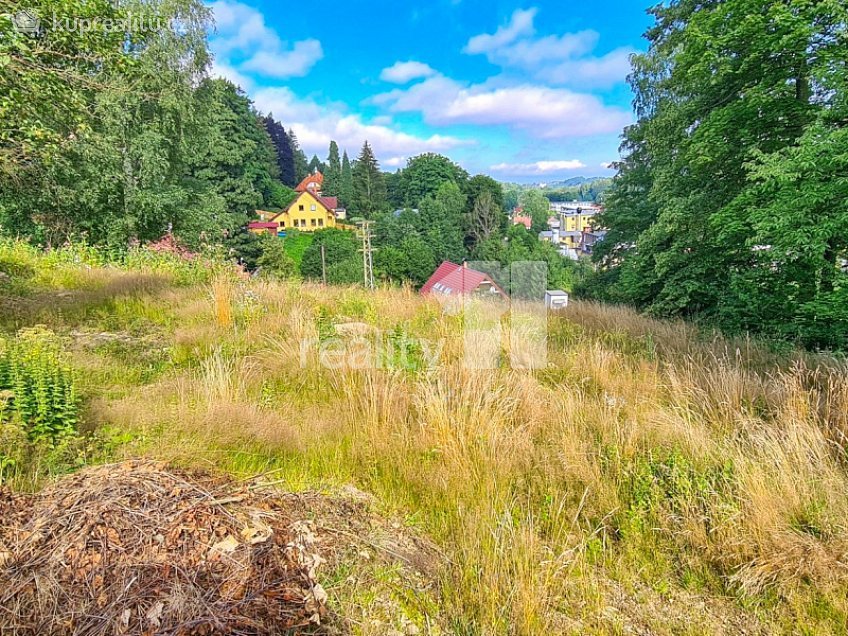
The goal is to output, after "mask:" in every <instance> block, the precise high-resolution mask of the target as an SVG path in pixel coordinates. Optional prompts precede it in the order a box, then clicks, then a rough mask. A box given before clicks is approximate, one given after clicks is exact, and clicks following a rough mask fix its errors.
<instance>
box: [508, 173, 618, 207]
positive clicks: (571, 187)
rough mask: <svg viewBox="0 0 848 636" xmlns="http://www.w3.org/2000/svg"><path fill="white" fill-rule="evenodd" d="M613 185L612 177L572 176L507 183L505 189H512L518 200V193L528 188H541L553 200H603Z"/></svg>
mask: <svg viewBox="0 0 848 636" xmlns="http://www.w3.org/2000/svg"><path fill="white" fill-rule="evenodd" d="M611 185H612V178H610V177H571V178H570V179H564V180H560V181H551V182H549V183H532V184H526V183H505V184H504V190H505V191H506V192H507V193H509V192H510V191H512V192H513V193H514V196H513V197H512V199H513V200H515V201H517V200H518V193H521V192H523V191H527V190H541V192H542V194H544V195H545V196H546V197H547V198H548V199H550V200H551V201H591V202H602V201H603V196H604V193H605V192H606V191H607V190H609V188H610V186H611Z"/></svg>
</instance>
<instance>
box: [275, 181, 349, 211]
mask: <svg viewBox="0 0 848 636" xmlns="http://www.w3.org/2000/svg"><path fill="white" fill-rule="evenodd" d="M319 174H320V173H319ZM305 195H309V196H310V197H312V198H313V199H314V200H315V201H317V202H318V204H319V205H321V206H322V207H323V208H324V209H325V210H326V211H327V212H328V213H329V214H333V216H335V213H334V209H335V208H332V207H330V205H329V203H330V201H328V199H331V198H334V197H319V196H318V195H317V194H316V193H315V192H312V191H311V190H305V191H303V192H301V193H299V194H298V195H297V196H296V197H295V199H294V201H292V202H291V203H289V204H288V205H287V206H286V207H285V208H283V209H282V210H281V211H280V212H278V213H277V214H275V215H274V216H273V217H271V219H269V220H271V221H276V220H277V219H278V218H280V217H281V216H282V215H283V214H285V213H286V212H289V211H290V210H291V209H292V208H293V207H294V206H295V205H296V204H297V202H298V201H300V200H301V199H302V198H303V197H304V196H305Z"/></svg>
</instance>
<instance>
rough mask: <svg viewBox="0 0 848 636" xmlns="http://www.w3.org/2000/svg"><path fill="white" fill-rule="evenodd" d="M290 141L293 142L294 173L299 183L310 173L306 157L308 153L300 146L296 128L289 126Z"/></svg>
mask: <svg viewBox="0 0 848 636" xmlns="http://www.w3.org/2000/svg"><path fill="white" fill-rule="evenodd" d="M289 142H290V144H291V150H292V155H293V156H294V174H295V180H296V181H297V183H300V182H301V181H303V179H304V178H305V177H306V175H308V174H309V160H308V159H307V158H306V153H304V152H303V150H302V149H301V147H300V143H299V142H298V141H297V135H295V134H294V130H293V129H291V128H289Z"/></svg>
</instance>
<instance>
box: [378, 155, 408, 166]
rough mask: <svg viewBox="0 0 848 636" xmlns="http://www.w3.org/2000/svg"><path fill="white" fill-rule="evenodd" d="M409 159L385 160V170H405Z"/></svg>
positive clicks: (392, 158) (395, 158)
mask: <svg viewBox="0 0 848 636" xmlns="http://www.w3.org/2000/svg"><path fill="white" fill-rule="evenodd" d="M406 160H407V157H389V158H388V159H385V160H383V167H384V168H403V167H404V166H405V165H406Z"/></svg>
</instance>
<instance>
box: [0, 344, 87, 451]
mask: <svg viewBox="0 0 848 636" xmlns="http://www.w3.org/2000/svg"><path fill="white" fill-rule="evenodd" d="M0 394H2V395H4V396H5V399H3V400H2V401H0V418H3V419H11V420H16V421H17V423H19V424H20V426H21V427H22V428H23V429H24V431H25V432H26V435H27V437H28V438H29V440H30V441H32V442H48V443H50V444H55V443H56V442H57V440H59V439H60V438H62V437H64V436H67V435H73V434H75V433H76V429H77V424H78V422H79V397H78V394H77V389H76V384H75V380H74V375H73V372H72V371H71V369H70V367H68V365H67V364H65V363H64V361H63V359H62V352H61V347H60V346H59V342H58V340H57V337H56V334H54V333H53V332H52V331H50V330H48V329H45V328H41V327H36V328H33V329H26V330H23V331H21V332H19V333H18V335H17V337H15V338H2V337H0Z"/></svg>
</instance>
